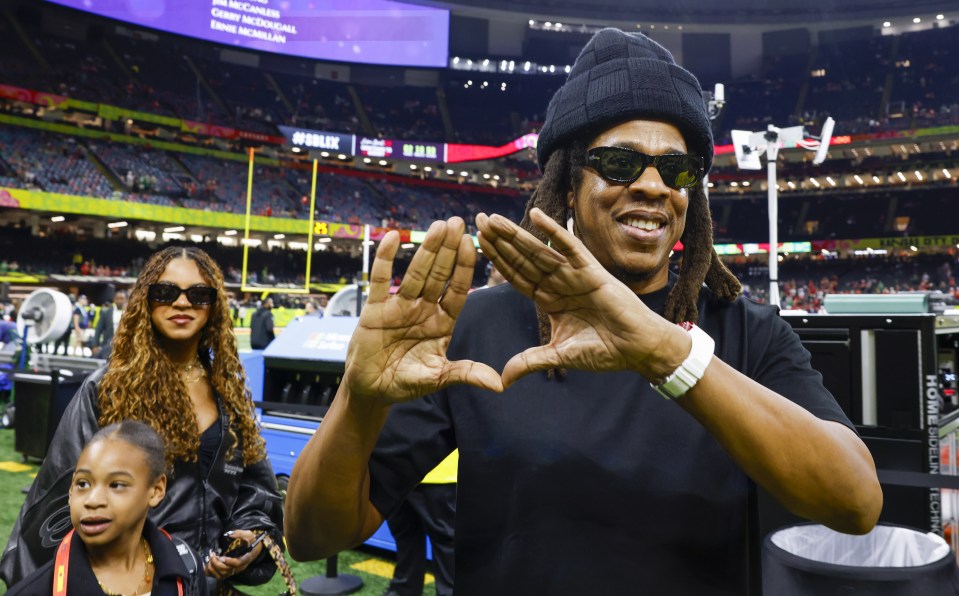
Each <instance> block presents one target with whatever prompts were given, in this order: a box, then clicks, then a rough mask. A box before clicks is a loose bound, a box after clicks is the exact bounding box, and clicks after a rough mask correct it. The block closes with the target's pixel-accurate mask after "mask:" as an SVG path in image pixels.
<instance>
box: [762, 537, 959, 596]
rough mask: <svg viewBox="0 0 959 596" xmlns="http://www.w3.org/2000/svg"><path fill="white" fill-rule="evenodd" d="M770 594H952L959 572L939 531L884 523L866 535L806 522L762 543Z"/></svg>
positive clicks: (956, 588)
mask: <svg viewBox="0 0 959 596" xmlns="http://www.w3.org/2000/svg"><path fill="white" fill-rule="evenodd" d="M762 556H763V594H765V595H766V596H832V595H836V596H840V595H841V596H851V595H853V594H869V595H870V596H931V595H933V594H934V595H936V596H952V595H959V570H957V567H956V556H955V554H954V553H953V552H952V550H951V549H950V548H949V545H948V544H947V543H946V541H945V540H943V539H942V538H941V537H939V536H937V535H935V534H931V533H930V534H924V533H922V532H918V531H916V530H912V529H909V528H903V527H900V526H893V525H885V524H880V525H878V526H876V527H875V528H874V529H873V531H872V532H870V533H868V534H866V535H864V536H853V535H850V534H842V533H839V532H835V531H833V530H830V529H829V528H827V527H825V526H821V525H819V524H802V525H798V526H792V527H789V528H783V529H781V530H777V531H775V532H773V533H771V534H769V535H768V536H766V539H765V540H764V541H763V555H762Z"/></svg>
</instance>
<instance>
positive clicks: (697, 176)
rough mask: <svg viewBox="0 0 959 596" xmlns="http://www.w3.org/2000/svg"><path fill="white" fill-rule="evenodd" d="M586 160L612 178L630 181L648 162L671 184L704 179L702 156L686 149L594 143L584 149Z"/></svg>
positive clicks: (688, 184)
mask: <svg viewBox="0 0 959 596" xmlns="http://www.w3.org/2000/svg"><path fill="white" fill-rule="evenodd" d="M586 155H587V161H586V163H587V164H588V165H589V166H590V167H591V168H593V169H594V170H596V171H597V172H599V174H600V176H602V177H603V178H605V179H606V180H609V181H611V182H619V183H621V184H632V183H633V182H635V181H636V180H637V179H639V177H640V176H642V175H643V172H644V171H646V167H647V166H649V165H650V164H652V165H653V167H655V168H656V170H657V171H658V172H659V175H660V177H661V178H662V179H663V183H665V184H666V186H668V187H670V188H675V189H677V190H678V189H680V188H690V187H692V186H696V184H698V183H699V181H700V180H702V179H703V160H702V158H701V157H697V156H695V155H686V154H685V153H667V154H666V155H646V154H645V153H640V152H639V151H633V150H632V149H627V148H626V147H594V148H593V149H590V150H589V151H587V152H586Z"/></svg>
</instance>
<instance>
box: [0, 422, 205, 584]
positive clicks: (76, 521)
mask: <svg viewBox="0 0 959 596" xmlns="http://www.w3.org/2000/svg"><path fill="white" fill-rule="evenodd" d="M164 460H165V455H164V448H163V441H162V440H161V439H160V437H159V436H158V435H157V434H156V432H154V431H153V429H151V428H150V427H149V426H147V425H145V424H143V423H141V422H134V421H129V420H127V421H123V422H118V423H116V424H111V425H109V426H107V427H105V428H103V429H102V430H100V431H99V432H97V433H96V434H95V435H93V438H92V439H90V442H89V443H87V445H86V447H85V448H84V449H83V451H82V452H81V453H80V458H79V460H77V465H76V469H75V471H74V473H73V481H72V483H71V485H70V521H71V522H72V523H73V531H71V532H70V533H69V534H67V536H66V537H65V538H64V539H63V541H62V542H61V543H60V546H59V547H58V549H57V554H56V557H55V558H54V559H53V560H52V561H49V562H47V563H46V564H45V565H43V566H42V567H40V568H39V569H37V570H36V571H35V572H34V573H32V574H31V575H29V576H28V577H26V578H25V579H24V580H23V581H21V582H19V583H18V584H16V585H14V586H13V588H12V589H11V590H10V592H8V594H11V595H16V594H54V595H56V596H60V595H65V594H91V595H99V594H106V595H109V596H113V595H119V594H123V595H126V594H133V595H134V596H136V595H139V594H152V595H153V596H163V595H166V594H169V595H171V596H172V595H178V596H183V595H188V594H191V595H192V594H206V581H205V579H204V578H203V576H202V572H200V573H199V575H198V573H197V572H198V569H199V568H200V565H199V561H198V560H197V558H196V556H195V555H194V553H193V551H191V550H190V549H189V548H188V547H187V546H186V544H185V543H183V541H181V540H174V539H173V538H171V537H170V535H169V534H167V533H166V532H164V531H162V530H159V529H158V528H157V527H156V525H155V524H154V523H153V522H152V521H149V520H148V519H147V513H148V512H149V511H150V509H151V508H153V507H156V506H157V505H159V504H160V502H161V501H162V500H163V497H164V496H165V495H166V486H167V478H166V474H165V473H164V470H165V469H166V464H165V461H164ZM68 590H69V591H68Z"/></svg>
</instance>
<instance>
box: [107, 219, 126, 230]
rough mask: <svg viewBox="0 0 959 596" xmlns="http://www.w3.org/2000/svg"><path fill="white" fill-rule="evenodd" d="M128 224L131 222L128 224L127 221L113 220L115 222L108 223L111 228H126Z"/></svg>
mask: <svg viewBox="0 0 959 596" xmlns="http://www.w3.org/2000/svg"><path fill="white" fill-rule="evenodd" d="M128 225H130V224H128V223H127V222H125V221H113V222H110V223H108V224H107V227H108V228H110V229H117V228H125V227H127V226H128Z"/></svg>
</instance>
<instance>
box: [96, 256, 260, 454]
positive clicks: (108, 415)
mask: <svg viewBox="0 0 959 596" xmlns="http://www.w3.org/2000/svg"><path fill="white" fill-rule="evenodd" d="M173 259H189V260H191V261H193V262H194V263H196V265H197V267H198V268H199V269H200V273H201V275H202V276H203V278H204V279H205V280H206V282H207V283H208V284H210V286H212V287H214V288H216V290H217V296H216V302H214V303H213V304H211V305H210V317H209V319H208V320H207V323H206V325H205V326H204V328H203V330H202V331H201V332H200V344H199V347H198V348H197V356H198V357H199V359H200V362H201V364H202V365H203V367H204V368H205V369H206V372H207V376H208V378H209V380H210V383H211V384H212V385H213V389H214V391H216V393H217V394H218V395H219V397H220V399H221V402H222V408H223V410H225V411H226V416H227V420H228V424H227V429H225V430H226V431H227V432H228V433H229V437H230V440H231V442H232V444H231V446H230V449H229V454H230V455H228V457H229V456H232V453H233V449H234V448H235V447H236V446H237V440H238V437H237V431H238V432H239V444H240V445H241V447H242V455H243V463H244V464H246V465H249V464H252V463H256V462H258V461H260V460H262V459H263V458H264V457H265V456H266V448H265V443H264V442H263V438H262V437H261V436H260V432H259V430H258V428H257V425H256V421H255V419H254V416H253V402H252V398H251V396H250V392H249V390H248V389H247V388H246V377H245V375H244V373H243V366H242V365H241V364H240V358H239V355H238V353H237V347H236V336H235V335H234V333H233V321H232V319H231V318H230V315H229V313H230V309H229V305H228V303H227V296H226V292H225V291H224V286H223V273H222V272H221V271H220V268H219V267H218V266H217V264H216V263H215V262H214V261H213V259H211V258H210V256H209V255H208V254H206V253H205V252H204V251H202V250H200V249H198V248H193V247H169V248H165V249H163V250H161V251H160V252H158V253H155V254H154V255H153V256H152V257H150V259H149V261H147V263H146V265H145V266H144V267H143V270H142V271H141V272H140V275H139V277H137V281H136V284H134V286H133V289H132V290H131V291H130V299H129V302H128V304H127V309H126V312H124V314H123V318H121V319H120V325H119V327H118V328H117V332H116V336H115V337H114V338H113V351H112V355H111V356H110V363H109V366H108V368H107V371H106V373H105V374H104V375H103V379H102V380H101V381H100V386H99V392H98V393H99V395H98V400H99V409H100V415H99V419H98V422H99V423H100V426H101V427H104V426H107V425H109V424H113V423H115V422H119V421H121V420H139V421H141V422H144V423H146V424H149V425H150V426H151V427H153V429H154V430H156V432H157V434H159V435H160V437H161V438H162V439H163V443H164V445H165V446H166V461H167V464H168V465H170V466H171V467H172V465H173V462H174V461H176V460H185V461H196V460H197V452H198V450H199V447H200V433H199V430H198V429H197V419H196V413H195V412H194V409H193V404H192V402H191V401H190V396H189V394H188V393H187V387H186V384H185V383H184V382H183V380H182V379H181V378H180V375H179V373H178V372H177V369H176V367H175V366H174V364H173V362H172V361H171V360H170V358H169V357H168V356H167V354H166V353H165V352H164V351H163V350H162V349H160V345H159V343H158V341H157V331H156V329H155V328H154V326H153V323H152V320H151V318H150V303H149V300H148V298H147V288H148V287H149V286H150V284H152V283H156V281H157V280H158V279H159V278H160V276H161V275H162V274H163V272H164V270H166V267H167V265H168V264H169V263H170V261H172V260H173Z"/></svg>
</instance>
